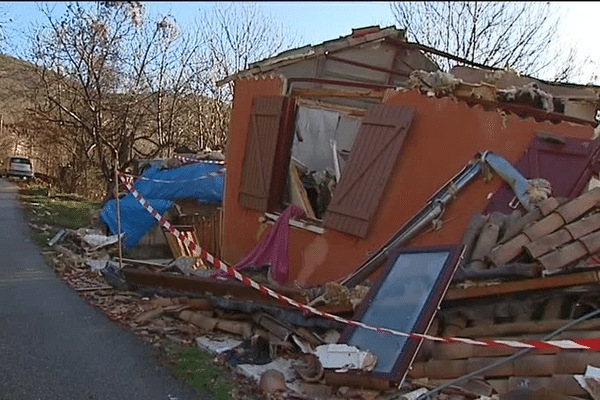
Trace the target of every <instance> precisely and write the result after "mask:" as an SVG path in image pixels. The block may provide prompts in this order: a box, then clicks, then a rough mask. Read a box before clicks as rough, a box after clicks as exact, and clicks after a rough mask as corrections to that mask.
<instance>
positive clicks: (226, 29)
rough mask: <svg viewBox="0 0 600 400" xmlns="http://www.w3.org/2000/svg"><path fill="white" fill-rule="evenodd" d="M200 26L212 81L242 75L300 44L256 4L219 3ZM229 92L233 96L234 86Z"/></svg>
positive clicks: (202, 20) (207, 14)
mask: <svg viewBox="0 0 600 400" xmlns="http://www.w3.org/2000/svg"><path fill="white" fill-rule="evenodd" d="M200 24H201V25H202V26H203V29H202V32H203V34H204V40H205V42H206V49H207V51H208V54H207V58H208V59H209V60H210V62H211V78H212V80H213V81H217V80H220V79H223V78H224V77H226V76H228V75H231V74H234V73H236V72H239V71H242V70H244V69H246V68H247V67H248V65H249V64H250V63H252V62H255V61H259V60H261V59H264V58H268V57H271V56H273V55H275V54H277V53H278V52H280V51H282V50H283V49H286V48H289V47H291V46H293V45H294V44H295V42H296V41H297V39H296V36H295V35H293V34H291V33H290V32H289V30H288V29H287V28H286V27H285V26H284V25H283V24H282V23H280V22H278V21H277V20H275V19H274V18H273V17H272V16H270V15H269V14H267V13H265V12H264V11H263V10H262V9H261V8H260V7H259V6H258V5H257V4H256V3H246V2H243V3H237V2H233V3H217V4H216V5H215V6H214V7H213V8H212V9H211V10H209V11H206V12H204V13H203V14H202V15H201V20H200ZM228 89H229V92H230V93H231V86H229V87H228ZM213 90H214V89H213ZM230 93H229V94H230Z"/></svg>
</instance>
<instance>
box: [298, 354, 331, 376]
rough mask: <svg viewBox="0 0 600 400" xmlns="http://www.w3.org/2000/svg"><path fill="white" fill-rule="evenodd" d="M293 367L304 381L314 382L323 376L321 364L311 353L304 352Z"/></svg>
mask: <svg viewBox="0 0 600 400" xmlns="http://www.w3.org/2000/svg"><path fill="white" fill-rule="evenodd" d="M293 368H294V370H295V371H296V372H297V373H298V375H300V377H301V378H302V380H303V381H304V382H310V383H314V382H318V381H320V380H321V379H322V378H323V373H324V371H323V365H321V363H320V362H319V358H318V357H317V356H315V355H313V354H304V355H303V356H302V358H301V359H300V362H299V363H297V364H294V365H293Z"/></svg>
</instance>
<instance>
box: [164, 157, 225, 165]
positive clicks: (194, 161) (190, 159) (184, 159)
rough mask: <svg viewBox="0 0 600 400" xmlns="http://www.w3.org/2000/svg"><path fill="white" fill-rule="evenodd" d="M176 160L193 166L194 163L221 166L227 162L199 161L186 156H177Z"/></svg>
mask: <svg viewBox="0 0 600 400" xmlns="http://www.w3.org/2000/svg"><path fill="white" fill-rule="evenodd" d="M175 158H176V159H178V160H179V161H181V162H182V163H186V164H193V163H205V164H220V165H225V164H226V162H225V161H220V160H199V159H197V158H190V157H184V156H175Z"/></svg>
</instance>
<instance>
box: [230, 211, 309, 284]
mask: <svg viewBox="0 0 600 400" xmlns="http://www.w3.org/2000/svg"><path fill="white" fill-rule="evenodd" d="M304 215H305V213H304V210H303V209H302V208H300V207H298V206H296V205H294V204H290V205H289V206H288V207H287V208H286V209H285V210H284V211H283V212H282V213H281V215H280V216H279V218H278V219H277V221H276V222H275V224H274V225H273V226H272V227H271V230H270V231H269V232H268V233H267V235H266V236H265V237H264V238H263V240H261V242H260V243H259V244H258V245H257V246H256V247H255V248H254V249H252V251H251V252H250V253H248V254H247V255H246V257H244V258H243V259H242V260H241V261H239V262H238V263H237V264H236V265H234V267H233V268H234V269H244V268H251V267H260V266H263V265H270V266H271V268H270V274H271V277H272V278H273V279H274V280H275V281H276V282H277V283H280V284H283V283H285V282H286V281H287V278H288V273H289V260H288V242H289V236H290V225H289V221H290V218H297V217H302V216H304Z"/></svg>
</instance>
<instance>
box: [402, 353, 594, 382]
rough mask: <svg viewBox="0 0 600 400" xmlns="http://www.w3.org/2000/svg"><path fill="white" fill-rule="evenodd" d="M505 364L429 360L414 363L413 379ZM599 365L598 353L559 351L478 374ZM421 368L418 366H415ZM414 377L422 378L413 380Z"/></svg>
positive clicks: (571, 370)
mask: <svg viewBox="0 0 600 400" xmlns="http://www.w3.org/2000/svg"><path fill="white" fill-rule="evenodd" d="M501 360H505V357H483V358H481V357H472V358H469V359H467V360H432V361H429V362H426V363H414V364H413V371H414V372H413V373H411V375H410V376H411V377H412V378H413V379H416V378H422V377H427V378H430V379H454V378H458V377H460V376H463V375H465V374H466V373H467V372H473V371H476V370H479V369H481V368H484V367H487V366H489V365H492V364H494V363H495V362H497V361H501ZM598 363H600V352H596V351H592V352H590V351H586V352H575V351H563V352H562V353H559V354H543V355H538V354H527V355H524V356H522V357H520V358H517V359H514V360H512V361H510V362H507V363H505V364H502V365H499V366H498V367H496V368H493V369H491V370H489V371H486V372H484V373H482V374H481V376H483V377H484V378H503V377H517V376H540V377H542V376H552V375H566V374H583V373H584V372H585V369H586V368H587V366H588V365H598ZM419 364H422V365H419ZM417 374H423V375H421V376H416V375H417Z"/></svg>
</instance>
